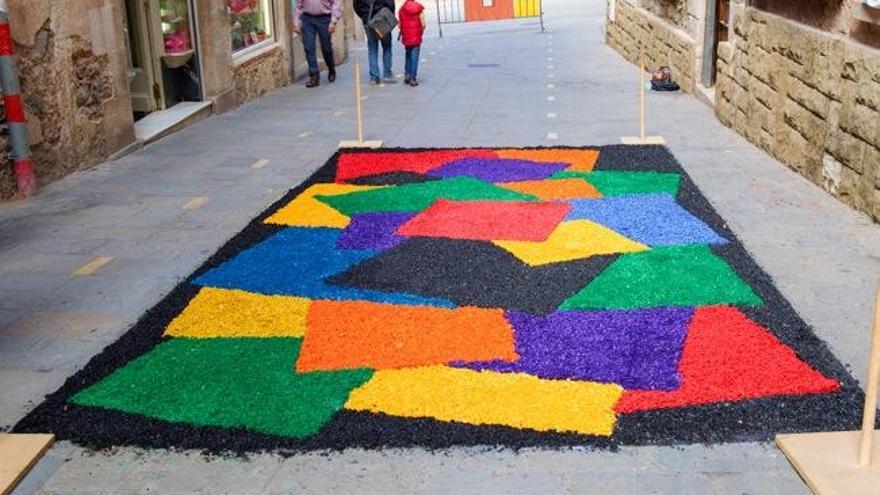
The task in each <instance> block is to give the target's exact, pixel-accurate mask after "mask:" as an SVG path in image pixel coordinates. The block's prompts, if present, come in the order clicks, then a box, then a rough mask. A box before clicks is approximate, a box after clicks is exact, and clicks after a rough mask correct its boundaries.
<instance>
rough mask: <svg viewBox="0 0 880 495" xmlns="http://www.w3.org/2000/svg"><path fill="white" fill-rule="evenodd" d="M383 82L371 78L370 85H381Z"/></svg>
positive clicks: (376, 78)
mask: <svg viewBox="0 0 880 495" xmlns="http://www.w3.org/2000/svg"><path fill="white" fill-rule="evenodd" d="M381 82H382V81H381V80H380V79H379V78H378V77H371V78H370V84H379V83H381Z"/></svg>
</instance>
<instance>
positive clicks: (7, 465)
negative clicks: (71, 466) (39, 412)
mask: <svg viewBox="0 0 880 495" xmlns="http://www.w3.org/2000/svg"><path fill="white" fill-rule="evenodd" d="M53 441H55V436H54V435H50V434H30V433H28V434H23V433H2V434H0V494H3V495H6V494H8V493H12V490H13V489H14V488H15V486H16V485H17V484H18V483H19V482H20V481H21V480H22V478H24V475H25V474H27V472H28V471H29V470H30V469H31V468H32V467H33V466H34V464H36V463H37V461H39V460H40V458H41V457H43V454H45V453H46V451H47V450H48V449H49V447H50V446H51V445H52V442H53Z"/></svg>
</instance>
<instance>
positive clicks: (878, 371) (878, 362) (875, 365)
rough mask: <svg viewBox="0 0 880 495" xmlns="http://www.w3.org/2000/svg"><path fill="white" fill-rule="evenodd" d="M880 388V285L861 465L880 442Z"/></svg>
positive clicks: (870, 359) (863, 428)
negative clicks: (878, 424) (877, 430)
mask: <svg viewBox="0 0 880 495" xmlns="http://www.w3.org/2000/svg"><path fill="white" fill-rule="evenodd" d="M878 389H880V287H878V288H877V300H876V301H874V329H873V330H872V331H871V357H870V358H869V359H868V384H867V385H866V386H865V411H864V413H863V414H862V440H861V444H860V446H859V465H861V466H862V467H865V466H867V465H868V464H870V461H871V451H872V450H874V448H875V447H874V446H875V445H876V444H878V443H880V442H877V441H876V440H874V439H873V437H874V435H873V432H874V424H875V421H876V420H877V392H878Z"/></svg>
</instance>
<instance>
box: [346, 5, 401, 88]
mask: <svg viewBox="0 0 880 495" xmlns="http://www.w3.org/2000/svg"><path fill="white" fill-rule="evenodd" d="M383 7H384V8H387V9H390V10H391V13H392V14H396V12H397V11H396V10H395V8H394V0H354V11H355V13H356V14H357V16H358V17H360V18H361V21H363V23H364V29H365V30H366V32H367V59H368V60H369V65H370V82H371V83H373V84H379V83H380V82H381V79H380V74H379V42H381V43H382V68H383V71H382V74H381V77H382V78H384V79H385V81H386V82H396V81H395V80H394V73H393V72H391V60H392V59H391V33H386V34H385V36H384V37H382V38H381V39H380V38H379V37H377V36H376V33H374V32H373V30H372V29H369V28H367V22H368V21H369V20H370V19H371V18H372V16H374V15H376V12H378V11H379V10H380V9H382V8H383Z"/></svg>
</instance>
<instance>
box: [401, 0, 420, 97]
mask: <svg viewBox="0 0 880 495" xmlns="http://www.w3.org/2000/svg"><path fill="white" fill-rule="evenodd" d="M397 16H398V19H399V21H400V34H398V36H397V37H398V39H399V40H400V41H401V42H402V43H403V46H404V48H405V49H406V58H405V60H406V63H405V65H404V79H403V81H404V82H405V83H406V84H408V85H410V86H412V87H416V86H418V85H419V79H418V73H419V52H420V51H421V48H422V35H423V34H424V32H425V26H427V23H426V21H425V7H424V6H423V5H422V4H420V3H419V2H417V1H416V0H406V1H405V2H403V6H402V7H400V12H398V13H397Z"/></svg>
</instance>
